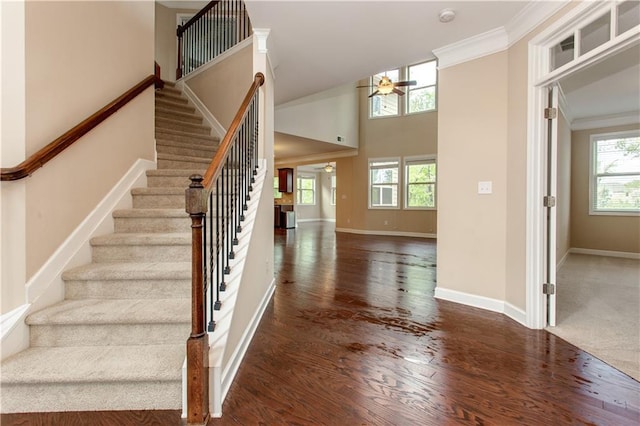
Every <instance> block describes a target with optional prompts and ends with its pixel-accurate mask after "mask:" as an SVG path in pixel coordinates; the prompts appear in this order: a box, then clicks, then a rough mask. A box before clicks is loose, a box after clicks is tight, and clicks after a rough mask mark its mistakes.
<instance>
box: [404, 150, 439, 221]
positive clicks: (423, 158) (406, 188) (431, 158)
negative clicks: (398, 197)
mask: <svg viewBox="0 0 640 426" xmlns="http://www.w3.org/2000/svg"><path fill="white" fill-rule="evenodd" d="M416 161H433V162H434V163H435V165H436V181H435V186H436V191H435V192H436V200H435V207H409V206H408V205H407V203H408V202H409V176H407V163H411V162H416ZM402 169H403V171H404V185H403V186H402V187H403V197H404V203H403V206H404V209H405V210H434V211H435V210H438V159H437V155H435V154H431V155H415V156H410V157H404V159H403V162H402Z"/></svg>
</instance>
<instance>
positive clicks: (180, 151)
mask: <svg viewBox="0 0 640 426" xmlns="http://www.w3.org/2000/svg"><path fill="white" fill-rule="evenodd" d="M156 150H157V151H158V153H162V154H175V155H185V156H188V157H200V158H208V159H212V158H213V155H214V154H215V151H205V150H202V149H193V148H182V147H180V146H175V145H160V144H156Z"/></svg>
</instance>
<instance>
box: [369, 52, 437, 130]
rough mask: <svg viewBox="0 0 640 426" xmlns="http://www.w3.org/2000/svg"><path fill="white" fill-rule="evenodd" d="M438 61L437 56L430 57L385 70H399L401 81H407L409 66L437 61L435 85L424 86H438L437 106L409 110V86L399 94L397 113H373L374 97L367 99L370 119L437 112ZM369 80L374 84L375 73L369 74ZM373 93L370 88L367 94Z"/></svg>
mask: <svg viewBox="0 0 640 426" xmlns="http://www.w3.org/2000/svg"><path fill="white" fill-rule="evenodd" d="M437 61H438V60H437V59H435V58H434V59H428V60H426V61H420V62H416V63H415V64H409V65H405V66H403V67H399V68H393V69H389V70H385V71H386V72H389V71H395V70H398V75H399V77H398V78H399V81H405V80H408V79H409V68H410V67H413V66H416V65H421V64H426V63H427V62H435V63H436V82H435V84H433V85H430V86H424V87H433V86H435V88H436V90H435V92H436V105H435V107H434V108H433V109H427V110H424V111H416V112H409V90H408V88H406V89H407V90H406V91H405V94H404V96H398V97H399V98H400V99H399V102H398V113H397V114H393V115H379V116H374V115H372V114H373V103H372V99H373V98H368V99H367V103H368V104H369V120H378V119H385V118H398V117H406V116H413V115H417V114H424V113H428V112H437V111H438V82H439V73H438V71H437V68H438V62H437ZM385 71H382V72H385ZM368 81H369V85H370V86H372V85H373V75H371V76H369V79H368ZM421 87H422V86H421ZM401 89H402V88H401ZM371 93H373V89H370V91H369V93H368V94H367V96H369V95H370V94H371Z"/></svg>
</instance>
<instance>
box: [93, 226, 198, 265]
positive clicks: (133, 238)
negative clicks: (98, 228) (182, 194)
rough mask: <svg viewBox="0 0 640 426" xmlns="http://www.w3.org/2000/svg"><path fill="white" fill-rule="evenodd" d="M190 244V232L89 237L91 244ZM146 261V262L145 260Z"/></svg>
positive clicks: (94, 245)
mask: <svg viewBox="0 0 640 426" xmlns="http://www.w3.org/2000/svg"><path fill="white" fill-rule="evenodd" d="M185 244H189V245H190V244H191V233H188V232H186V233H170V234H162V233H157V234H154V233H144V234H139V233H120V234H108V235H102V236H100V237H94V238H92V239H91V245H92V246H93V247H96V246H137V245H147V246H153V245H162V246H164V245H185ZM189 254H190V253H189ZM145 263H146V262H145Z"/></svg>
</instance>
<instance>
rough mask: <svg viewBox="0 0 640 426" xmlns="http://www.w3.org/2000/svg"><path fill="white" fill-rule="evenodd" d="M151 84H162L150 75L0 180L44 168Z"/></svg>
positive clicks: (7, 170)
mask: <svg viewBox="0 0 640 426" xmlns="http://www.w3.org/2000/svg"><path fill="white" fill-rule="evenodd" d="M152 84H155V85H156V87H162V86H163V85H164V82H163V81H162V80H161V79H160V78H159V76H157V75H153V74H152V75H150V76H148V77H146V78H145V79H144V80H142V81H141V82H140V83H138V84H136V85H135V86H133V87H132V88H131V89H129V90H127V91H126V92H125V93H124V94H123V95H121V96H120V97H118V98H116V99H114V100H113V101H111V102H110V103H109V104H107V105H105V106H104V107H103V108H102V109H100V110H99V111H98V112H96V113H95V114H93V115H91V116H90V117H88V118H86V119H85V120H84V121H82V122H80V123H78V124H77V125H76V126H75V127H73V128H72V129H71V130H69V131H68V132H66V133H65V134H63V135H62V136H60V137H58V138H57V139H55V140H54V141H53V142H51V143H49V144H48V145H47V146H45V147H43V148H41V149H40V150H39V151H38V152H36V153H35V154H33V155H32V156H30V157H29V158H27V159H26V160H24V161H23V162H22V163H20V164H18V165H17V166H15V167H7V168H2V169H0V180H1V181H10V180H18V179H22V178H25V177H27V176H30V175H31V174H32V173H33V172H34V171H36V170H38V169H39V168H40V167H42V166H44V165H45V164H46V163H48V162H49V161H51V160H52V159H53V158H55V157H56V156H57V155H58V154H60V153H61V152H62V151H64V150H65V149H67V148H68V147H70V146H71V145H72V144H73V143H74V142H75V141H77V140H78V139H80V138H81V137H82V136H84V135H86V134H87V133H89V132H90V131H91V130H92V129H93V128H94V127H96V126H97V125H98V124H100V123H102V122H103V121H104V120H106V119H107V118H108V117H109V116H111V115H112V114H113V113H115V112H116V111H118V110H119V109H120V108H122V107H123V106H125V105H126V104H127V103H129V101H131V100H132V99H134V98H135V97H136V96H138V95H139V94H140V93H142V92H144V91H145V90H146V89H147V87H149V86H151V85H152Z"/></svg>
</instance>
